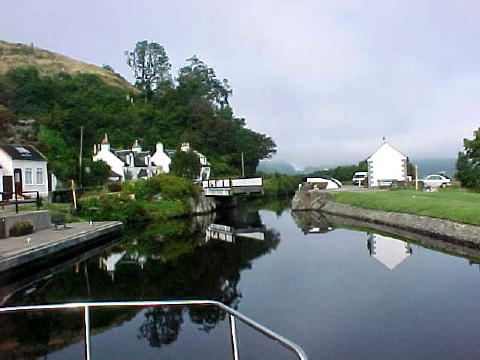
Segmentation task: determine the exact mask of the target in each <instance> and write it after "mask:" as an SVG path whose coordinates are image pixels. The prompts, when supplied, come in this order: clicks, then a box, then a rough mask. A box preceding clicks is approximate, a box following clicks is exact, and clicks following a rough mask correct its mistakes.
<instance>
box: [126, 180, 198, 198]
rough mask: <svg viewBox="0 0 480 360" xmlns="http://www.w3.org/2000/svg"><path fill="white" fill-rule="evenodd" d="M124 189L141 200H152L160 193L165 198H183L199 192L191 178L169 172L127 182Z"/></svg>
mask: <svg viewBox="0 0 480 360" xmlns="http://www.w3.org/2000/svg"><path fill="white" fill-rule="evenodd" d="M124 190H125V191H128V192H131V193H134V194H135V198H136V199H139V200H152V198H153V196H154V195H158V194H160V196H161V197H162V198H164V199H169V200H175V199H180V200H183V199H186V198H188V197H191V196H194V195H196V194H197V193H198V192H199V189H198V187H197V186H196V185H195V184H193V183H192V181H191V180H188V179H184V178H181V177H178V176H174V175H169V174H160V175H156V176H154V177H152V178H150V179H147V180H138V181H135V182H129V183H126V184H125V186H124Z"/></svg>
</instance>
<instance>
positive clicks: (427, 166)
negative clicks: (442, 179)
mask: <svg viewBox="0 0 480 360" xmlns="http://www.w3.org/2000/svg"><path fill="white" fill-rule="evenodd" d="M410 161H411V162H412V163H413V164H415V165H418V172H419V177H420V178H424V177H425V176H427V175H430V174H438V173H439V172H445V173H446V174H447V175H448V176H449V177H453V176H454V175H455V172H456V171H457V170H456V168H455V163H456V161H457V159H410Z"/></svg>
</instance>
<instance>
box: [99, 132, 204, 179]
mask: <svg viewBox="0 0 480 360" xmlns="http://www.w3.org/2000/svg"><path fill="white" fill-rule="evenodd" d="M180 150H181V151H185V152H186V151H193V152H194V153H195V154H196V155H197V156H198V159H199V162H200V165H201V170H200V174H199V177H198V178H197V179H195V180H197V181H200V180H208V179H210V166H209V163H208V161H207V158H206V157H205V156H204V155H203V154H201V153H199V152H198V151H195V150H192V149H191V148H190V145H189V144H188V143H184V144H182V146H181V148H180ZM175 152H176V151H175V150H165V149H164V147H163V144H162V143H161V142H158V143H157V145H156V147H155V152H154V153H153V154H151V153H150V151H144V150H142V148H141V146H140V144H139V143H138V140H135V143H134V144H133V146H132V148H131V149H127V150H114V149H112V148H111V147H110V142H109V141H108V136H107V134H105V137H104V139H103V141H102V143H101V144H99V145H95V147H94V149H93V161H99V160H103V161H105V162H106V163H107V164H108V165H109V166H110V168H111V169H112V176H111V177H110V179H111V180H128V179H132V180H137V179H147V178H150V177H152V176H153V175H156V174H165V173H169V172H170V165H171V163H172V159H171V157H170V156H172V155H173V154H174V153H175Z"/></svg>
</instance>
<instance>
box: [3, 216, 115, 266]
mask: <svg viewBox="0 0 480 360" xmlns="http://www.w3.org/2000/svg"><path fill="white" fill-rule="evenodd" d="M122 227H123V223H122V222H120V221H115V222H112V223H110V224H106V225H105V226H103V227H101V228H96V229H91V230H86V231H82V232H80V233H77V234H75V235H71V236H69V237H66V238H65V239H63V240H60V241H58V242H56V243H52V244H47V245H44V246H39V247H35V248H32V249H29V250H28V251H24V252H21V253H19V254H15V255H12V256H8V254H7V255H6V256H7V257H6V258H3V259H1V260H0V272H2V271H6V270H9V269H12V268H14V267H18V266H20V265H24V264H27V263H29V262H32V261H35V260H38V259H40V258H42V257H45V256H49V255H52V254H54V253H57V252H60V251H61V250H64V249H68V248H70V247H74V246H77V245H79V244H82V243H86V242H88V241H90V240H92V239H95V238H97V237H100V236H103V235H106V234H110V233H114V232H116V231H119V230H121V229H122Z"/></svg>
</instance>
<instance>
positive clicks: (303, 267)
mask: <svg viewBox="0 0 480 360" xmlns="http://www.w3.org/2000/svg"><path fill="white" fill-rule="evenodd" d="M297 222H298V221H297ZM300 227H301V229H300ZM300 227H299V226H298V225H297V224H296V223H295V221H294V219H293V218H292V216H291V214H290V211H288V210H287V211H284V212H280V211H279V212H277V213H275V212H273V211H268V210H261V211H255V212H248V211H246V210H238V211H236V212H235V213H232V214H228V215H227V214H224V215H223V216H220V217H219V216H217V217H213V216H211V217H202V218H197V219H195V221H193V222H190V221H173V222H167V223H163V224H157V225H155V226H152V227H150V228H148V229H143V230H142V231H137V233H133V234H129V235H127V236H126V240H125V241H123V242H121V243H117V244H114V245H113V246H111V247H109V248H108V249H107V250H102V251H101V252H100V253H98V254H96V255H93V256H92V257H90V258H89V259H87V260H86V261H82V262H78V263H74V264H70V265H68V266H65V267H64V268H63V269H61V270H60V271H57V272H55V273H52V274H49V275H48V276H46V277H43V278H42V279H40V280H38V281H36V282H35V283H33V284H29V285H28V286H26V287H23V288H22V289H20V290H18V291H16V292H15V291H13V290H12V292H11V293H8V294H6V293H3V294H2V296H3V306H8V305H19V304H41V303H57V302H65V301H78V300H87V301H90V300H98V301H109V300H161V299H192V298H198V299H214V300H218V301H221V302H224V303H225V304H227V305H229V306H231V307H233V308H236V309H238V310H239V311H240V312H242V313H244V314H245V315H247V316H249V317H251V318H253V319H254V320H256V321H258V322H260V323H261V324H263V325H266V326H267V327H269V328H271V329H273V330H274V331H277V332H279V333H280V334H282V335H283V336H285V337H287V338H289V339H291V340H292V341H294V342H296V343H297V344H299V345H300V346H302V347H303V349H304V350H305V352H306V353H307V354H308V356H309V358H310V359H386V358H388V359H472V358H477V357H479V356H480V347H479V345H478V329H479V328H480V312H479V310H480V286H479V285H480V272H479V266H478V264H476V263H475V262H474V261H472V260H469V259H466V258H462V257H457V256H454V255H447V254H444V253H441V252H438V251H435V250H432V249H427V248H424V247H421V246H420V245H416V244H414V243H410V242H405V241H401V240H398V239H395V238H393V237H390V236H386V235H381V234H375V233H372V232H367V231H358V230H350V229H342V228H335V227H329V225H325V224H320V225H318V224H311V223H310V224H307V225H305V224H302V225H301V226H300ZM14 285H15V284H13V285H12V284H9V285H8V289H14V288H15V286H14ZM6 288H7V287H6V286H4V289H6ZM81 315H82V314H81V313H80V312H74V313H71V312H69V313H64V312H62V313H55V314H52V313H49V312H42V313H37V314H20V315H8V316H7V315H2V318H1V319H0V358H2V359H18V358H42V359H43V358H48V359H82V358H83V343H82V318H81ZM92 326H93V329H94V337H93V355H94V356H93V358H94V359H124V358H139V359H140V358H141V359H192V358H197V359H225V358H229V356H230V344H229V339H228V321H226V317H225V314H224V313H222V312H220V311H218V310H216V309H214V308H209V307H206V308H179V307H171V308H168V309H164V308H162V309H160V308H156V309H153V308H146V309H135V310H125V309H111V310H95V311H94V313H93V314H92ZM239 339H240V355H241V358H242V359H291V358H292V357H291V356H289V355H288V353H286V352H284V351H283V350H280V349H279V348H278V346H275V344H273V343H272V342H271V341H270V340H268V339H264V338H262V336H261V335H256V334H255V332H254V331H252V330H249V329H248V328H246V327H244V326H239Z"/></svg>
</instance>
